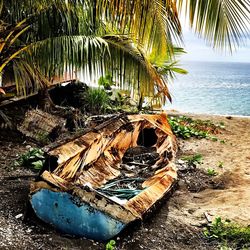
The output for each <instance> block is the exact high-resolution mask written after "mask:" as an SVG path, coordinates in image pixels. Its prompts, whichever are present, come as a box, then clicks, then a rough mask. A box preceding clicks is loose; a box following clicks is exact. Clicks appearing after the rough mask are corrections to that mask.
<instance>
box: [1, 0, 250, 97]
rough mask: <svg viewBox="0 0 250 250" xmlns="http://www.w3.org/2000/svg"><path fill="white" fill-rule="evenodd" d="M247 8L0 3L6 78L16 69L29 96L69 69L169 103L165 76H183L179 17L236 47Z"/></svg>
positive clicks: (214, 3) (215, 1)
mask: <svg viewBox="0 0 250 250" xmlns="http://www.w3.org/2000/svg"><path fill="white" fill-rule="evenodd" d="M249 9H250V4H249V1H248V0H241V1H230V0H207V1H202V0H187V1H182V0H179V1H176V0H143V1H142V0H134V1H131V0H123V1H118V0H99V1H96V0H50V1H48V0H36V1H29V0H23V1H19V0H8V1H7V0H0V14H1V17H0V20H1V24H4V25H3V26H4V27H5V29H4V32H5V33H3V34H4V36H2V33H1V46H3V47H4V49H5V51H6V52H5V53H2V51H3V50H2V51H0V53H1V56H0V74H1V73H3V75H4V74H5V73H6V72H13V74H14V76H15V82H16V84H17V90H18V92H19V93H20V94H26V93H27V91H28V89H29V88H30V87H32V88H33V90H34V89H35V90H37V89H38V88H41V86H43V87H44V88H45V89H46V88H47V87H48V86H49V84H50V82H49V80H50V79H51V77H53V76H54V75H62V74H63V73H64V72H65V71H67V72H71V73H72V72H73V71H75V70H78V69H82V71H83V72H85V73H86V75H90V76H93V77H95V76H98V75H100V74H101V75H104V74H105V71H109V72H112V76H113V77H114V78H115V79H116V80H119V87H121V88H128V89H132V91H133V93H134V95H135V96H139V97H141V96H150V97H154V96H155V95H157V96H160V97H161V98H162V101H164V100H165V97H168V98H169V99H170V100H171V97H170V94H169V91H168V88H167V82H168V78H167V75H170V76H171V75H172V73H173V71H180V70H179V69H178V68H177V67H176V66H175V63H174V62H175V52H176V51H182V50H181V49H180V48H178V47H180V46H181V44H182V33H181V24H180V21H179V14H178V13H180V12H181V11H184V12H185V14H186V15H189V20H190V24H191V26H192V27H194V28H195V31H196V32H198V33H199V34H201V35H202V36H204V37H205V39H206V40H207V41H208V42H210V43H211V44H212V45H213V46H214V47H217V48H228V47H229V49H231V48H232V46H235V45H236V46H237V45H239V44H240V42H241V41H242V40H243V35H244V34H246V32H247V23H249V17H248V16H249ZM6 27H7V28H6ZM0 30H1V29H0ZM0 32H1V31H0ZM3 55H4V56H3ZM166 73H170V74H166Z"/></svg>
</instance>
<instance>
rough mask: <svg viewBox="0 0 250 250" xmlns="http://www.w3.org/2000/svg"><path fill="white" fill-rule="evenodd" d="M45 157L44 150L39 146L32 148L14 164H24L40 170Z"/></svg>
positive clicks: (35, 170)
mask: <svg viewBox="0 0 250 250" xmlns="http://www.w3.org/2000/svg"><path fill="white" fill-rule="evenodd" d="M44 161H45V158H44V152H43V151H42V150H41V149H38V148H30V149H29V151H28V152H27V153H24V154H22V155H21V156H20V157H19V158H18V159H17V160H16V161H15V162H14V166H16V167H17V166H18V167H20V166H23V167H26V168H29V169H31V170H33V171H34V172H38V171H40V170H41V168H42V167H43V164H44Z"/></svg>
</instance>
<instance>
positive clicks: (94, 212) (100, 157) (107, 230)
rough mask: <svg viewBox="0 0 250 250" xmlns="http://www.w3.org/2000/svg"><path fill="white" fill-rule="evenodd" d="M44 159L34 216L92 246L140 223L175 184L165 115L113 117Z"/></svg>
mask: <svg viewBox="0 0 250 250" xmlns="http://www.w3.org/2000/svg"><path fill="white" fill-rule="evenodd" d="M46 153H47V160H46V163H45V166H44V169H43V170H42V171H41V173H40V176H39V178H38V179H37V180H36V181H34V182H33V183H32V184H31V188H30V202H31V205H32V208H33V210H34V211H35V213H36V215H37V216H38V217H39V218H40V219H42V220H43V221H45V222H47V223H49V224H51V225H53V226H54V227H56V228H57V229H59V230H60V231H61V232H63V233H66V234H70V235H74V236H80V237H82V236H84V237H86V238H90V239H94V240H108V239H110V238H112V237H114V236H115V235H117V234H118V233H120V232H121V231H122V230H123V229H124V228H125V227H126V226H127V225H128V224H129V223H131V222H133V221H135V220H141V219H142V218H143V215H145V214H146V213H147V212H148V211H149V209H150V208H152V206H153V205H154V204H155V203H156V202H157V201H159V200H161V199H162V198H163V196H164V195H165V194H166V193H167V192H168V191H170V190H171V188H172V187H173V184H174V183H175V180H176V178H177V173H176V169H175V166H174V163H173V161H174V158H175V153H176V141H175V136H174V135H173V133H172V131H171V128H170V126H169V124H168V122H167V117H166V115H165V114H157V115H120V116H115V117H113V118H111V119H109V120H107V121H105V122H103V123H102V124H100V125H97V126H95V127H94V128H93V129H89V130H88V131H85V132H84V133H83V134H82V135H79V136H78V137H77V138H74V139H71V140H70V141H68V142H66V143H62V144H61V145H59V146H58V145H57V146H55V147H53V148H49V149H48V150H47V152H46Z"/></svg>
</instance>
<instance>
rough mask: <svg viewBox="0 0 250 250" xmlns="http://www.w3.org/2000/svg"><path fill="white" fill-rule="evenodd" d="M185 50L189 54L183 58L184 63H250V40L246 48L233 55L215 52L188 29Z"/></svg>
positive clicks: (184, 35) (185, 30)
mask: <svg viewBox="0 0 250 250" xmlns="http://www.w3.org/2000/svg"><path fill="white" fill-rule="evenodd" d="M183 37H184V48H185V51H186V52H187V54H185V55H183V56H182V57H181V60H182V61H213V62H214V61H216V62H248V63H250V39H248V41H247V42H246V45H245V46H242V47H240V48H238V49H237V51H236V52H233V54H232V55H230V54H229V53H228V54H227V55H225V53H222V52H218V51H215V50H214V49H213V48H211V47H210V46H208V45H206V42H205V41H204V40H203V39H202V38H199V37H198V35H197V34H194V33H193V32H192V31H191V30H189V29H188V28H185V29H184V32H183Z"/></svg>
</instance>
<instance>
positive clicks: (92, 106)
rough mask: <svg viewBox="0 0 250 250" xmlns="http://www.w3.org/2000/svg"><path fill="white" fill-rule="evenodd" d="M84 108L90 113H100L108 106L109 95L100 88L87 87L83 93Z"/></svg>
mask: <svg viewBox="0 0 250 250" xmlns="http://www.w3.org/2000/svg"><path fill="white" fill-rule="evenodd" d="M84 97H85V103H86V104H85V107H84V108H85V109H87V111H88V112H90V113H92V114H101V113H104V112H105V111H106V109H107V108H108V107H110V99H109V95H108V94H107V93H106V91H105V90H104V89H102V88H89V89H88V90H87V92H86V93H85V94H84Z"/></svg>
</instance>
